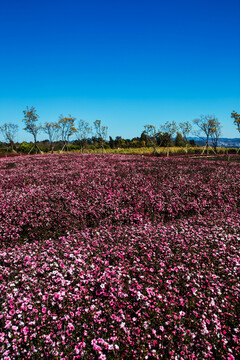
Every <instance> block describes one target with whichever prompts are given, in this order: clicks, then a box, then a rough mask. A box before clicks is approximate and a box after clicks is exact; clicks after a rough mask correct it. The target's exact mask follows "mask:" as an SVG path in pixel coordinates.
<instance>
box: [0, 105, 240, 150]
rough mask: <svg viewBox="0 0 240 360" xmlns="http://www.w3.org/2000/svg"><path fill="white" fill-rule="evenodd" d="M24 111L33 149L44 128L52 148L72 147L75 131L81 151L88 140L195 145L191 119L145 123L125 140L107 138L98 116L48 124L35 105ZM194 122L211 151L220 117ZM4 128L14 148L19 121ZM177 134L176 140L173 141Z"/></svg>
mask: <svg viewBox="0 0 240 360" xmlns="http://www.w3.org/2000/svg"><path fill="white" fill-rule="evenodd" d="M23 114H24V117H23V122H24V125H25V127H24V130H26V131H27V132H28V133H30V134H31V135H32V136H33V140H34V142H33V145H32V147H31V148H30V149H29V153H31V152H33V151H34V152H40V151H41V150H40V148H39V146H38V141H37V137H38V135H39V133H40V132H44V133H45V134H46V135H47V136H48V143H49V146H50V149H51V152H53V151H54V148H55V145H56V143H59V141H60V142H61V144H62V147H61V149H62V150H69V143H70V138H71V137H72V136H73V135H75V136H76V140H75V143H76V144H77V145H78V146H80V148H81V151H83V150H84V148H85V146H86V145H87V144H91V143H92V144H93V143H94V144H96V143H97V144H98V147H101V148H102V151H104V148H105V146H106V144H107V145H108V147H111V148H116V147H142V146H151V147H152V148H153V151H154V153H155V154H158V152H157V147H158V146H164V147H166V148H167V154H168V152H169V147H170V146H172V145H175V146H186V152H187V151H188V144H191V145H193V143H194V142H193V140H189V135H190V133H191V132H192V124H191V123H190V122H189V121H187V122H183V123H180V124H177V123H176V122H175V121H172V122H166V123H165V124H163V125H161V126H160V127H159V129H158V130H157V129H156V127H155V126H154V125H151V124H147V125H145V126H144V130H143V132H142V134H141V137H140V138H133V139H132V140H128V139H126V140H125V139H122V138H121V137H120V136H118V137H116V139H115V140H113V139H112V137H111V136H110V137H109V141H107V132H108V127H107V126H103V125H102V122H101V120H95V121H94V123H93V127H92V126H91V125H90V124H89V123H88V122H86V121H84V120H82V119H81V120H79V121H76V118H74V117H73V116H71V115H69V116H63V115H60V117H59V119H58V121H56V122H45V124H44V125H41V124H39V115H38V114H37V112H36V109H35V108H34V107H31V108H28V107H27V109H26V110H24V111H23ZM231 118H233V119H234V124H235V125H236V126H237V129H238V131H239V132H240V114H238V113H237V112H236V111H233V112H232V113H231ZM193 124H194V125H195V126H196V130H194V131H193V134H194V135H196V136H198V137H199V138H200V139H202V140H203V141H205V148H204V150H205V149H206V151H207V153H208V152H209V147H210V140H211V145H212V146H213V148H214V149H215V150H216V148H217V145H218V139H219V136H220V135H221V124H220V122H219V121H218V119H217V118H216V117H215V116H212V115H206V116H201V117H200V118H198V119H195V120H193ZM0 131H1V133H2V135H3V137H4V140H5V141H6V143H8V144H9V149H11V151H14V139H15V136H16V133H17V131H18V125H16V124H13V123H5V124H3V125H2V126H1V127H0ZM93 134H94V135H93ZM174 137H175V141H174V143H173V138H174ZM204 150H203V151H204Z"/></svg>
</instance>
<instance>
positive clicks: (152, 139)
mask: <svg viewBox="0 0 240 360" xmlns="http://www.w3.org/2000/svg"><path fill="white" fill-rule="evenodd" d="M144 129H145V130H144V134H145V135H146V137H147V138H146V139H147V142H148V143H149V144H150V145H151V146H152V147H153V153H154V155H155V154H156V155H159V153H158V151H157V148H156V147H157V131H156V127H155V126H154V125H144Z"/></svg>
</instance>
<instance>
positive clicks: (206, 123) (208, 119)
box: [193, 115, 217, 155]
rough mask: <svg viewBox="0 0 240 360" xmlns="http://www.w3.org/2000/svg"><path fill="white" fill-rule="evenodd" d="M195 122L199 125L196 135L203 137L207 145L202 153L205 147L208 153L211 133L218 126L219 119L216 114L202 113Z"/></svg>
mask: <svg viewBox="0 0 240 360" xmlns="http://www.w3.org/2000/svg"><path fill="white" fill-rule="evenodd" d="M193 122H194V124H195V125H196V126H197V127H198V130H197V131H195V135H196V136H197V137H199V138H200V139H202V140H203V141H204V142H205V146H204V149H203V152H202V154H203V153H204V151H205V149H206V150H207V155H208V154H209V139H210V137H211V134H212V133H213V131H214V128H215V126H216V122H217V119H216V117H215V116H214V115H205V116H204V115H201V116H200V118H198V119H194V120H193Z"/></svg>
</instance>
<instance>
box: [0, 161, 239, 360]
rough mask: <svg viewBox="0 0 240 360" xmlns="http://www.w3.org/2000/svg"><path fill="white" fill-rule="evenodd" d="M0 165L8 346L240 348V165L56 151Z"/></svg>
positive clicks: (43, 353)
mask: <svg viewBox="0 0 240 360" xmlns="http://www.w3.org/2000/svg"><path fill="white" fill-rule="evenodd" d="M0 169H1V170H0V242H1V247H0V292H1V293H0V358H1V359H5V360H10V359H41V358H43V359H101V360H104V359H112V360H114V359H149V360H150V359H174V360H178V359H183V360H185V359H227V360H233V359H239V357H240V328H239V323H240V296H239V295H240V286H239V278H240V277H239V267H240V253H239V240H240V210H239V209H240V165H239V164H237V163H227V162H226V163H225V162H216V161H215V162H214V161H202V160H194V159H181V158H174V159H167V158H166V159H163V158H162V159H159V158H150V157H147V158H146V157H144V158H142V157H140V156H126V155H81V154H60V155H57V154H56V155H37V156H25V157H16V158H7V159H0Z"/></svg>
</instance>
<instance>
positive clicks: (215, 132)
mask: <svg viewBox="0 0 240 360" xmlns="http://www.w3.org/2000/svg"><path fill="white" fill-rule="evenodd" d="M210 122H211V125H212V128H211V133H210V136H211V139H212V145H213V148H214V150H215V151H217V146H218V139H219V137H220V135H221V128H222V126H221V124H220V122H219V121H218V120H217V118H215V119H212V120H210Z"/></svg>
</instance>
